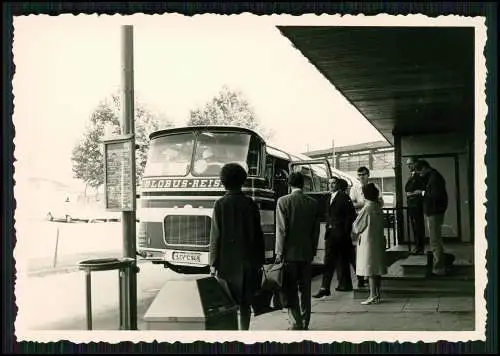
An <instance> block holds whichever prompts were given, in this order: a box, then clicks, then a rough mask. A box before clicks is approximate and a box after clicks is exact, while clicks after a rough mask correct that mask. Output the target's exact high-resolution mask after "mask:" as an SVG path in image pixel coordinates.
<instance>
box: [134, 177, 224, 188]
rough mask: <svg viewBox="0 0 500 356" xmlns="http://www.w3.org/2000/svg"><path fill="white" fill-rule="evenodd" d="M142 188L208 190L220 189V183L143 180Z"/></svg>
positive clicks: (205, 180)
mask: <svg viewBox="0 0 500 356" xmlns="http://www.w3.org/2000/svg"><path fill="white" fill-rule="evenodd" d="M142 187H143V188H167V189H168V188H174V189H177V188H182V189H186V188H188V189H189V188H195V189H208V188H222V183H221V181H220V179H219V178H189V179H187V178H186V179H175V178H171V179H170V178H169V179H163V178H155V179H148V178H146V179H143V180H142Z"/></svg>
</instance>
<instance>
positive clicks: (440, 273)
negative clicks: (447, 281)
mask: <svg viewBox="0 0 500 356" xmlns="http://www.w3.org/2000/svg"><path fill="white" fill-rule="evenodd" d="M431 276H437V277H442V276H446V270H445V269H442V270H434V271H432V273H431Z"/></svg>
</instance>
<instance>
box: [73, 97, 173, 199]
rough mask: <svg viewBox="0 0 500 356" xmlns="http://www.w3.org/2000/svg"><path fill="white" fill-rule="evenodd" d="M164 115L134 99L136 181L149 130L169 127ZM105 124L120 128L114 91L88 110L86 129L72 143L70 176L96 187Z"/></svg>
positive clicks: (100, 174) (143, 161)
mask: <svg viewBox="0 0 500 356" xmlns="http://www.w3.org/2000/svg"><path fill="white" fill-rule="evenodd" d="M171 126H172V123H171V122H170V121H169V120H167V119H166V118H163V117H160V116H158V115H154V114H153V113H152V112H151V111H149V110H148V109H147V108H146V107H144V106H143V105H142V104H141V103H138V102H136V103H135V141H136V144H138V145H139V146H138V148H137V150H136V179H137V181H140V179H141V178H142V174H143V172H144V167H145V165H146V159H147V152H148V149H149V134H150V133H151V132H153V131H156V130H158V129H159V128H160V127H161V128H167V127H171ZM106 127H110V128H111V129H112V132H113V133H119V132H120V97H119V96H118V95H116V94H113V95H111V98H106V99H105V100H103V101H101V103H99V105H98V106H97V108H96V109H95V111H94V112H93V113H92V115H91V117H90V120H89V123H88V125H87V128H86V131H85V132H84V134H83V136H82V138H81V140H80V141H79V142H78V143H77V144H76V145H75V147H74V148H73V152H72V157H71V160H72V162H73V173H74V177H75V178H77V179H80V180H82V181H84V182H85V184H86V186H90V187H92V188H95V189H96V190H97V189H98V188H99V187H100V186H101V185H102V184H104V155H103V146H102V142H101V141H102V139H103V138H104V133H105V130H106Z"/></svg>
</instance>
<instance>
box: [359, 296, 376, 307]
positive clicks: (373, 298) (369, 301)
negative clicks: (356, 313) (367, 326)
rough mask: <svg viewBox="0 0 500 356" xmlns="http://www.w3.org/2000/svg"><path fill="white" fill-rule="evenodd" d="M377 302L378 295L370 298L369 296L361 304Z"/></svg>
mask: <svg viewBox="0 0 500 356" xmlns="http://www.w3.org/2000/svg"><path fill="white" fill-rule="evenodd" d="M377 303H378V301H377V296H375V297H370V298H368V299H367V300H365V301H363V302H361V304H363V305H369V304H377Z"/></svg>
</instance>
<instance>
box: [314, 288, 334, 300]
mask: <svg viewBox="0 0 500 356" xmlns="http://www.w3.org/2000/svg"><path fill="white" fill-rule="evenodd" d="M329 295H330V291H329V290H326V289H324V288H321V289H320V290H319V291H318V293H316V294H315V295H313V298H323V297H328V296H329Z"/></svg>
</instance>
